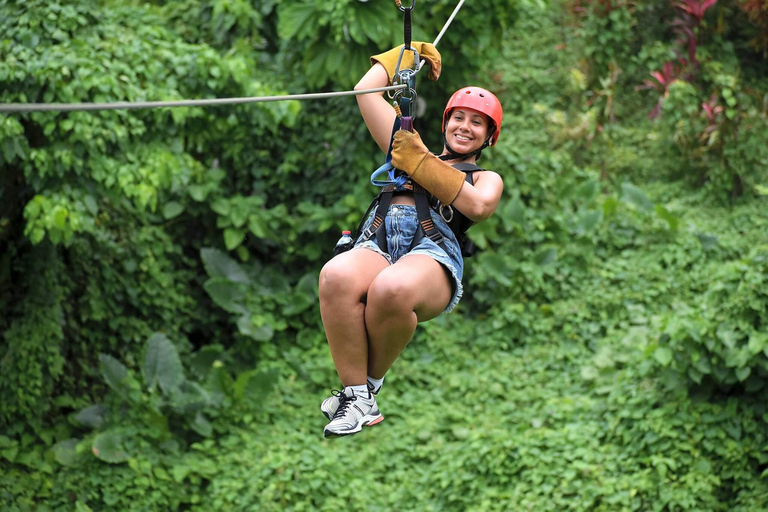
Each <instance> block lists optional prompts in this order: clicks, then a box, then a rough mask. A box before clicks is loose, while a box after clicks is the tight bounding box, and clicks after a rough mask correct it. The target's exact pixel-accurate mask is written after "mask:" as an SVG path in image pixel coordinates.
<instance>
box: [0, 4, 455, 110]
mask: <svg viewBox="0 0 768 512" xmlns="http://www.w3.org/2000/svg"><path fill="white" fill-rule="evenodd" d="M463 4H464V0H459V3H458V5H457V6H456V8H455V9H454V10H453V13H451V16H450V17H449V18H448V21H446V22H445V25H443V29H442V30H441V31H440V33H439V34H438V35H437V37H436V38H435V40H434V42H433V43H432V44H433V45H434V46H437V43H439V42H440V39H442V37H443V34H445V31H446V30H447V29H448V27H449V26H450V24H451V22H452V21H453V18H455V17H456V13H458V12H459V9H461V6H462V5H463ZM425 62H426V61H421V62H420V63H419V69H418V70H417V72H418V71H421V68H422V67H423V66H424V63H425ZM406 87H408V85H407V84H400V85H390V86H388V87H379V88H376V89H366V90H363V91H339V92H320V93H311V94H286V95H282V96H253V97H247V98H212V99H207V100H177V101H117V102H111V103H3V104H0V114H2V113H18V112H51V111H57V112H74V111H85V110H89V111H92V110H123V109H138V108H160V107H208V106H218V105H237V104H242V103H259V102H267V101H284V100H315V99H324V98H334V97H338V96H357V95H358V94H369V93H373V92H383V91H392V90H397V89H404V88H406Z"/></svg>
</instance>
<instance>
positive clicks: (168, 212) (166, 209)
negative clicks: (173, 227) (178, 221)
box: [163, 201, 184, 220]
mask: <svg viewBox="0 0 768 512" xmlns="http://www.w3.org/2000/svg"><path fill="white" fill-rule="evenodd" d="M183 211H184V206H183V205H182V204H181V203H177V202H176V201H170V202H168V203H165V204H164V205H163V218H164V219H165V220H170V219H173V218H175V217H178V216H179V215H181V213H182V212H183Z"/></svg>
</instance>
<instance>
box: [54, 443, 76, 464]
mask: <svg viewBox="0 0 768 512" xmlns="http://www.w3.org/2000/svg"><path fill="white" fill-rule="evenodd" d="M79 442H80V440H79V439H66V440H64V441H59V442H58V443H56V444H55V445H53V458H54V459H56V462H58V463H59V464H61V465H62V466H70V467H71V466H75V465H77V461H78V459H79V458H80V455H79V454H78V453H77V445H78V443H79Z"/></svg>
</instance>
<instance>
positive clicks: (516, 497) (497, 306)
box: [0, 0, 768, 512]
mask: <svg viewBox="0 0 768 512" xmlns="http://www.w3.org/2000/svg"><path fill="white" fill-rule="evenodd" d="M65 4H66V5H65ZM576 4H578V5H582V6H585V7H587V10H586V11H583V12H584V13H585V15H584V16H581V17H578V18H573V17H571V16H570V15H566V14H567V13H568V12H570V11H566V10H564V9H563V8H562V7H563V5H562V3H561V2H553V3H552V6H551V7H550V6H549V5H547V3H546V2H538V1H524V2H514V5H511V3H510V2H506V1H503V0H483V1H479V0H478V1H476V2H473V3H472V8H471V9H470V8H468V5H469V4H467V5H465V8H464V9H463V10H462V11H461V12H460V13H459V15H458V16H457V18H456V19H455V20H454V22H453V24H452V26H451V28H450V29H449V30H448V32H447V33H446V35H445V36H444V38H443V39H442V40H441V43H440V45H439V48H440V50H441V52H442V54H443V63H444V75H443V77H442V78H441V79H440V81H439V82H437V83H431V82H428V81H426V80H423V81H421V82H422V83H420V85H419V92H420V97H422V98H423V99H425V100H426V102H427V112H426V114H425V115H424V116H422V119H419V120H418V121H419V123H421V125H420V126H419V130H420V131H421V132H422V133H423V135H424V137H425V140H427V142H428V144H429V145H430V146H431V147H433V149H436V148H437V147H438V146H437V144H439V142H440V141H439V130H438V128H439V126H438V124H439V118H440V114H441V113H442V106H443V105H444V100H445V98H447V97H448V93H449V92H452V90H454V89H455V88H456V87H458V86H462V85H466V84H467V83H473V84H477V85H482V86H485V87H488V88H490V89H492V90H494V91H495V92H497V94H498V95H499V97H500V98H501V100H502V103H503V104H504V105H505V119H504V127H503V130H502V136H501V139H500V142H499V144H498V145H497V146H495V147H494V148H492V149H490V150H488V151H486V152H485V154H484V155H483V160H482V162H481V163H482V165H484V166H487V167H488V168H490V169H494V170H496V171H497V172H499V173H500V174H501V175H502V177H503V179H504V182H505V194H504V197H503V199H502V201H501V203H500V204H499V207H498V211H497V212H496V215H494V216H493V217H492V218H491V219H489V220H488V221H486V222H483V223H481V224H479V225H476V226H474V227H473V228H472V230H471V231H470V232H469V233H470V236H471V237H472V238H473V240H474V241H475V242H476V243H477V245H478V246H480V248H481V252H480V253H479V254H478V255H477V257H475V258H472V259H470V260H468V261H467V267H466V284H467V287H466V289H467V293H466V296H465V298H464V300H463V301H462V302H461V304H460V306H459V308H457V310H456V313H455V314H453V315H450V316H444V317H440V318H438V319H435V320H433V321H431V322H429V323H427V324H424V325H421V327H420V328H419V330H418V331H417V335H416V337H415V339H414V340H413V342H412V343H411V344H410V345H409V347H408V349H407V350H406V352H405V353H404V354H403V356H402V357H401V358H400V359H399V360H398V362H397V364H396V366H395V367H394V368H393V369H392V371H391V372H390V374H389V375H388V376H387V383H386V388H385V391H384V392H383V393H382V394H381V395H380V406H381V408H382V411H383V413H384V415H385V418H386V420H385V422H384V423H382V424H381V425H380V426H377V427H376V428H375V429H371V430H368V429H366V430H365V431H364V432H363V433H361V434H358V435H357V436H355V437H353V438H349V439H338V440H323V439H322V437H321V434H320V432H321V429H322V426H323V417H322V416H321V415H320V414H319V411H317V406H318V404H319V403H320V401H321V400H322V399H323V398H325V396H327V392H328V389H329V388H330V387H335V385H334V383H335V382H336V381H337V375H336V372H335V369H334V367H333V364H332V361H331V358H330V357H329V355H328V351H327V347H326V345H325V340H324V336H323V332H322V326H321V325H320V317H319V312H318V305H317V290H316V286H317V275H318V273H319V270H320V268H321V266H322V264H323V262H324V261H325V260H327V258H328V257H329V256H330V249H331V247H332V244H333V242H334V241H335V240H336V238H337V237H338V231H340V230H341V229H349V228H354V226H355V225H356V224H357V222H358V221H359V218H360V215H361V214H362V212H363V210H364V209H365V207H366V206H367V204H368V202H369V201H370V198H371V195H372V194H373V193H374V190H373V188H372V187H371V186H370V185H369V183H368V181H367V179H368V175H369V174H370V171H372V170H373V169H374V168H375V167H377V166H378V165H379V164H380V161H381V158H382V155H381V154H380V153H379V152H378V148H376V147H375V144H373V143H372V142H371V140H370V136H369V134H368V133H367V132H366V130H365V127H364V126H363V125H362V123H361V122H360V121H359V114H358V113H357V110H356V106H355V102H354V101H353V100H350V99H348V98H340V99H334V100H327V101H323V102H305V103H299V102H279V103H270V104H258V105H244V106H238V107H215V108H210V109H199V108H183V109H173V110H169V109H159V110H132V111H114V112H103V113H71V114H64V113H54V112H48V113H35V114H23V115H12V116H2V117H0V168H2V170H3V172H2V173H0V198H1V199H0V309H2V311H3V313H4V314H3V315H1V316H0V369H1V370H2V371H0V426H2V432H3V434H2V435H0V471H2V474H3V478H2V479H0V508H2V509H3V510H6V509H7V510H14V511H15V510H47V509H52V510H58V509H62V510H70V509H74V510H81V511H87V510H94V511H96V510H160V509H162V510H200V511H203V510H211V509H217V510H218V509H222V510H255V509H258V510H310V509H311V510H332V509H333V510H337V509H345V508H349V506H350V505H349V504H350V503H353V501H351V500H353V499H356V497H357V496H359V495H361V493H364V494H365V495H366V496H367V497H368V498H367V499H368V501H367V502H366V506H367V507H368V508H371V509H382V510H402V509H418V510H483V511H485V510H544V511H546V510H553V511H554V510H558V511H560V510H596V511H614V510H670V511H671V510H713V511H726V510H727V511H738V512H751V511H752V510H759V509H764V508H768V503H766V496H768V488H766V484H765V479H764V476H765V468H766V467H767V465H768V459H767V458H766V456H765V451H764V447H765V445H766V443H767V441H768V440H766V436H765V432H764V430H765V429H764V426H765V421H766V410H765V406H764V405H763V404H762V403H761V401H760V399H759V398H760V397H759V393H757V391H762V390H764V388H765V386H764V376H765V372H766V369H768V366H766V358H767V357H768V355H766V341H768V340H766V338H765V336H764V334H763V333H764V331H765V323H766V322H765V320H766V311H768V309H767V308H768V296H766V294H765V289H766V282H765V276H766V273H767V272H768V268H766V258H767V257H766V247H765V232H766V228H768V219H766V215H765V208H764V204H763V203H764V198H763V197H756V196H754V195H752V192H753V191H754V192H756V193H757V194H760V193H761V191H763V192H762V193H764V190H765V187H766V186H768V178H767V177H766V176H765V174H764V173H765V168H766V165H765V164H766V162H768V157H767V156H766V153H765V151H766V149H765V148H766V147H768V141H766V140H765V137H766V135H765V134H766V133H768V130H766V129H765V126H764V125H765V105H764V103H765V102H764V98H762V96H761V94H762V93H759V92H758V91H764V89H765V88H764V75H765V72H764V70H765V61H764V60H761V59H760V56H759V55H757V54H755V53H754V51H753V49H752V47H751V46H749V44H750V41H751V40H752V39H753V38H754V34H753V33H745V34H743V35H742V32H743V31H742V29H743V28H744V26H745V23H748V21H747V20H746V19H742V18H739V17H736V16H732V14H733V13H734V12H735V9H736V7H735V4H732V3H726V2H721V4H722V9H720V7H721V6H720V5H718V8H717V9H718V10H714V9H713V10H710V11H709V14H708V15H707V16H708V18H705V19H704V21H703V22H702V24H701V27H700V29H697V30H698V32H697V37H698V39H697V46H696V55H697V59H698V61H699V62H700V68H697V69H695V70H694V69H690V70H687V71H691V72H694V71H695V72H694V76H693V77H686V76H683V75H679V76H675V77H674V78H675V79H674V80H670V81H669V82H668V83H667V84H666V85H665V86H664V92H663V93H662V101H661V104H662V109H661V113H662V114H661V118H660V120H658V121H655V122H651V121H649V120H648V119H647V118H646V114H647V113H648V112H649V111H650V110H651V109H652V108H653V106H654V105H655V104H657V101H658V95H656V94H654V95H648V94H646V93H642V94H637V93H636V91H635V86H637V85H639V84H641V83H642V82H643V79H646V78H648V73H649V72H650V71H654V70H658V69H661V68H662V66H663V65H664V63H665V62H669V61H670V60H671V59H673V58H674V56H675V51H678V50H679V48H678V46H679V45H678V44H677V43H675V42H674V41H672V40H671V38H672V37H673V36H671V35H670V32H671V29H670V25H669V22H670V21H671V20H672V19H674V16H675V9H676V8H674V7H672V6H671V5H670V4H669V2H667V1H666V0H663V1H662V0H658V1H652V2H639V3H637V2H635V3H628V2H613V1H610V2H608V1H602V0H601V1H594V2H592V1H590V2H587V1H586V0H585V1H580V2H568V3H567V5H569V6H570V7H573V6H574V5H576ZM454 6H455V2H453V1H448V0H440V1H436V2H421V1H419V2H418V6H417V9H416V11H415V14H414V39H419V40H427V41H430V40H432V39H433V38H434V37H435V36H436V34H437V31H438V30H439V29H440V27H442V24H443V23H444V22H445V20H446V19H447V18H448V15H449V14H450V12H451V11H452V9H453V7H454ZM0 12H2V13H3V14H4V16H0V29H2V32H3V39H2V40H1V41H0V82H1V83H2V84H3V87H2V88H0V100H1V101H8V102H11V101H61V102H76V101H102V100H145V99H146V100H156V99H157V100H159V99H179V98H205V97H228V96H252V95H255V96H258V95H272V94H281V93H284V92H286V91H291V92H310V91H314V90H317V89H329V90H330V89H333V90H342V89H347V88H350V87H351V86H352V85H354V83H355V81H356V80H357V78H358V77H359V76H360V75H361V74H362V73H363V72H364V70H365V69H366V66H367V65H368V55H371V54H373V53H377V52H379V51H382V50H386V49H387V48H388V47H390V46H393V45H395V44H399V43H400V42H401V39H402V33H401V26H402V25H401V15H400V14H399V11H398V10H397V9H396V8H395V6H394V3H392V2H390V3H389V4H387V2H355V1H352V0H335V1H331V2H328V1H314V0H311V1H305V0H302V1H297V2H275V1H267V2H257V3H255V4H254V3H249V2H242V1H231V0H215V1H205V2H190V1H188V0H174V1H163V2H149V3H146V2H145V3H139V2H131V3H129V4H128V5H126V4H125V3H115V2H96V1H89V0H83V1H80V2H75V3H72V2H69V3H61V2H59V3H56V2H53V3H50V2H49V3H45V2H31V3H30V2H26V3H22V4H19V3H17V2H9V1H2V0H0ZM715 13H717V15H716V16H715ZM374 22H375V23H374ZM513 22H514V25H513V24H512V23H513ZM577 36H578V37H577ZM680 69H682V68H680ZM681 73H682V71H681ZM670 76H671V75H670ZM667 86H668V87H667ZM657 90H658V89H657ZM713 93H714V94H713ZM704 105H706V107H705V106H704ZM678 179H679V180H678ZM691 184H694V185H695V186H700V185H701V184H704V185H705V186H704V189H703V191H702V192H700V191H697V190H696V189H692V188H691V187H690V185H691ZM740 194H742V195H743V197H741V198H738V197H737V196H739V195H740ZM713 195H714V196H716V197H718V198H719V199H720V201H722V202H725V200H726V199H727V200H729V201H730V202H731V204H730V205H729V208H724V207H722V206H717V204H718V203H717V202H714V205H713V201H712V200H711V198H712V197H713ZM171 340H173V341H171ZM370 436H376V439H375V442H369V441H371V440H373V438H372V437H370Z"/></svg>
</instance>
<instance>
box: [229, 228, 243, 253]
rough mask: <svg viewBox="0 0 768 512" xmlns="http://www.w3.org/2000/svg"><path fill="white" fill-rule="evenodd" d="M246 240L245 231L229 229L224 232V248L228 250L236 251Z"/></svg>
mask: <svg viewBox="0 0 768 512" xmlns="http://www.w3.org/2000/svg"><path fill="white" fill-rule="evenodd" d="M243 240H245V230H242V229H234V228H227V229H225V230H224V246H225V247H226V248H227V250H230V251H231V250H233V249H236V248H237V246H239V245H240V244H241V243H243Z"/></svg>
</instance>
